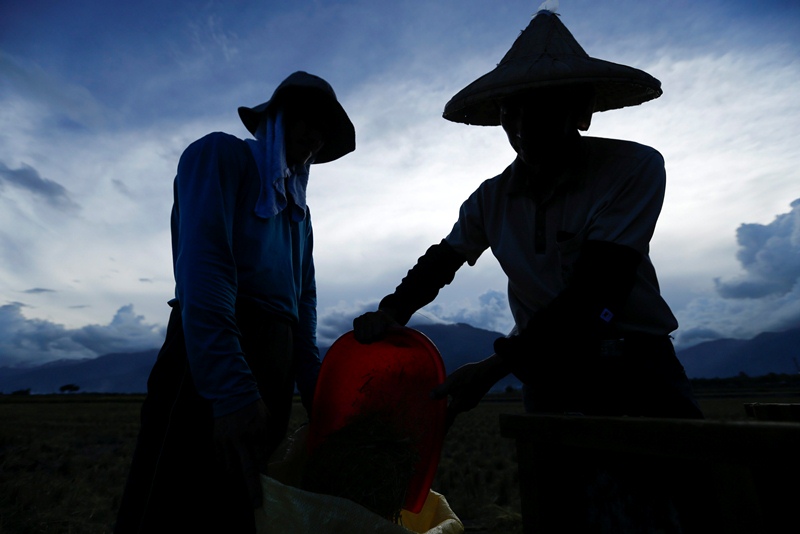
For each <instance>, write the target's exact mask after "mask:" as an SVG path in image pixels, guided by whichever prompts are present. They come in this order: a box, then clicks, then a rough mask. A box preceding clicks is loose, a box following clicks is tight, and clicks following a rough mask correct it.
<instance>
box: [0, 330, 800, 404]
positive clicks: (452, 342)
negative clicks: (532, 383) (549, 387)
mask: <svg viewBox="0 0 800 534" xmlns="http://www.w3.org/2000/svg"><path fill="white" fill-rule="evenodd" d="M414 328H416V329H417V330H419V331H420V332H422V333H424V334H425V335H427V336H428V337H429V338H430V339H431V341H433V343H434V344H435V345H436V346H437V348H438V349H439V351H440V352H441V354H442V359H443V360H444V363H445V368H446V369H447V372H448V373H449V372H452V371H453V370H455V369H457V368H458V367H460V366H461V365H463V364H465V363H468V362H470V361H475V360H477V359H480V358H483V357H485V356H487V355H489V354H491V353H492V344H493V343H494V340H495V339H496V338H497V337H499V336H501V335H502V334H499V333H497V332H491V331H488V330H482V329H480V328H475V327H472V326H469V325H466V324H448V325H444V324H428V325H416V326H415V327H414ZM327 349H328V347H321V348H320V352H321V354H322V355H323V356H324V354H325V352H327ZM798 353H800V328H795V329H792V330H787V331H784V332H766V333H763V334H760V335H758V336H756V337H754V338H752V339H748V340H739V339H718V340H715V341H708V342H705V343H701V344H699V345H695V346H693V347H690V348H687V349H684V350H681V351H679V352H678V357H679V358H680V360H681V362H682V363H683V365H684V367H685V369H686V372H687V374H688V375H689V378H727V377H732V376H737V375H739V374H741V373H744V374H747V375H748V376H763V375H767V374H769V373H777V374H780V373H787V374H792V373H798V372H800V367H799V366H798V359H800V354H798ZM157 354H158V349H151V350H146V351H141V352H135V353H115V354H106V355H104V356H99V357H97V358H92V359H84V360H59V361H54V362H50V363H46V364H43V365H39V366H36V367H28V368H12V367H3V368H0V393H5V394H9V393H13V392H16V391H22V390H26V389H29V390H30V393H33V394H39V393H55V392H58V391H59V388H61V387H62V386H64V385H67V384H74V385H77V386H78V387H79V388H80V391H82V392H97V393H142V392H144V391H145V390H146V387H147V376H148V374H149V373H150V368H151V367H152V366H153V362H154V361H155V359H156V356H157ZM508 386H511V387H514V388H518V387H519V386H520V383H519V381H518V380H517V379H516V378H515V377H513V376H509V377H506V378H505V379H503V380H502V381H500V382H499V383H498V384H497V385H496V386H495V387H494V388H493V389H494V390H495V391H498V390H504V389H506V388H507V387H508Z"/></svg>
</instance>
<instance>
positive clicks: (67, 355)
mask: <svg viewBox="0 0 800 534" xmlns="http://www.w3.org/2000/svg"><path fill="white" fill-rule="evenodd" d="M23 307H24V305H23V304H21V303H19V302H14V303H11V304H7V305H5V306H0V367H2V366H8V365H32V364H41V363H45V362H48V361H53V360H60V359H79V358H94V357H97V356H102V355H103V354H108V353H112V352H134V351H139V350H146V349H151V348H155V347H158V346H159V345H160V344H161V343H162V342H163V340H164V331H165V328H164V327H163V326H161V325H153V324H146V323H145V322H144V318H143V317H142V316H141V315H136V314H135V313H134V311H133V306H132V305H128V306H123V307H122V308H120V309H119V310H118V311H117V313H116V315H115V316H114V318H113V319H112V320H111V322H110V323H109V324H107V325H89V326H85V327H83V328H80V329H76V330H70V329H67V328H64V326H63V325H59V324H55V323H52V322H50V321H45V320H42V319H28V318H26V317H25V316H23V315H22V308H23Z"/></svg>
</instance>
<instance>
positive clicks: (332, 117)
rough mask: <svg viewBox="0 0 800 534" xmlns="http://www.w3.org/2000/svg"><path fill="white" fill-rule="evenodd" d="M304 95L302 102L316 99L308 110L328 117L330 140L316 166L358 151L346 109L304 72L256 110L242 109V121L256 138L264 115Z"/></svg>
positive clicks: (330, 89)
mask: <svg viewBox="0 0 800 534" xmlns="http://www.w3.org/2000/svg"><path fill="white" fill-rule="evenodd" d="M299 94H302V96H303V98H308V99H313V100H312V101H310V102H309V106H313V107H314V108H318V109H320V110H322V113H323V114H324V115H325V116H326V123H325V127H326V132H327V136H326V139H325V144H323V145H322V148H321V149H320V151H319V152H318V153H317V155H316V157H315V158H314V163H327V162H329V161H333V160H335V159H339V158H341V157H342V156H344V155H345V154H349V153H350V152H352V151H353V150H355V149H356V130H355V128H354V127H353V123H352V122H350V118H349V117H348V116H347V113H346V112H345V110H344V108H343V107H342V105H341V104H339V101H338V100H337V99H336V93H334V92H333V87H331V85H330V84H329V83H328V82H326V81H325V80H323V79H322V78H320V77H319V76H314V75H313V74H309V73H307V72H303V71H297V72H294V73H292V74H290V75H289V76H288V77H287V78H286V79H285V80H283V81H282V82H281V83H280V85H278V87H276V88H275V92H273V93H272V98H270V99H269V100H267V101H266V102H264V103H263V104H259V105H257V106H255V107H252V108H248V107H245V106H242V107H240V108H239V118H241V119H242V122H243V123H244V125H245V127H246V128H247V130H248V131H249V132H250V133H251V134H253V135H255V133H256V130H257V129H258V125H259V123H260V122H261V120H262V119H263V118H264V116H265V115H267V114H268V113H271V112H272V111H273V109H274V108H275V107H276V106H277V105H279V104H280V103H281V102H283V101H285V100H286V99H287V98H291V97H292V96H293V95H295V96H297V95H299Z"/></svg>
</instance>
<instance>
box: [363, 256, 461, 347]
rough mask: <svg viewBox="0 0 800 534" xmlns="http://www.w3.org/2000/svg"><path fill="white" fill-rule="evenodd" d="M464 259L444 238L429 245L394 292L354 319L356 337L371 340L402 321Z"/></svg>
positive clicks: (434, 293)
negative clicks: (374, 307) (376, 306)
mask: <svg viewBox="0 0 800 534" xmlns="http://www.w3.org/2000/svg"><path fill="white" fill-rule="evenodd" d="M465 261H466V258H465V257H464V256H462V255H461V254H459V253H458V252H457V251H456V250H454V249H453V247H451V246H450V245H448V244H447V242H446V241H444V240H443V241H442V242H441V243H439V244H437V245H433V246H431V247H430V248H428V250H427V251H426V252H425V254H424V255H423V256H422V257H420V258H419V260H417V264H416V265H414V267H413V268H412V269H411V270H410V271H408V274H407V275H406V276H405V278H403V280H402V281H401V282H400V285H399V286H397V288H396V289H395V291H394V293H392V294H391V295H387V296H385V297H384V298H383V299H382V300H381V302H380V304H379V305H378V311H375V312H369V313H366V314H364V315H362V316H360V317H357V318H356V319H355V320H354V321H353V330H354V333H355V337H356V339H357V340H358V341H359V342H361V343H372V342H374V341H377V340H379V339H381V338H382V337H383V336H384V335H385V333H386V331H387V330H388V329H389V328H391V327H393V326H397V325H405V324H406V323H407V322H408V321H409V319H410V318H411V316H412V315H413V314H414V312H415V311H417V310H418V309H420V308H421V307H423V306H425V305H426V304H429V303H430V302H432V301H433V300H434V299H435V298H436V296H437V295H438V294H439V290H440V289H442V288H443V287H444V286H446V285H447V284H449V283H450V282H452V281H453V278H454V277H455V274H456V271H458V269H459V268H460V267H461V266H462V265H463V264H464V262H465Z"/></svg>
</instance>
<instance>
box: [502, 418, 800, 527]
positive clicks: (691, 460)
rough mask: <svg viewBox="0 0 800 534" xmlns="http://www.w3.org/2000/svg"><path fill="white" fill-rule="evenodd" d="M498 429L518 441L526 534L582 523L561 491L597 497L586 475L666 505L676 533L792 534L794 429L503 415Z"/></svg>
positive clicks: (799, 520)
mask: <svg viewBox="0 0 800 534" xmlns="http://www.w3.org/2000/svg"><path fill="white" fill-rule="evenodd" d="M500 428H501V433H502V435H503V436H504V437H506V438H511V439H514V440H516V445H517V460H518V467H519V475H520V476H519V478H520V492H521V507H522V514H523V522H524V528H525V532H526V533H537V534H538V533H541V532H558V531H559V529H560V528H561V527H562V526H563V524H562V523H561V521H562V519H563V520H569V519H570V518H571V516H570V514H571V513H574V514H580V513H582V512H583V510H581V509H578V507H580V506H583V505H581V504H575V509H572V510H571V509H570V506H571V502H569V499H564V497H563V496H564V494H565V493H564V489H565V487H566V488H568V489H569V490H570V491H573V492H578V493H581V492H583V493H582V494H585V493H586V492H587V491H589V492H591V491H592V489H594V490H596V491H602V490H603V488H602V487H600V488H599V489H598V486H597V484H598V482H597V480H596V478H597V477H595V478H593V477H592V476H582V475H584V474H585V473H586V472H588V471H592V470H593V469H594V470H596V472H599V473H604V472H606V471H609V472H611V473H612V476H615V475H613V473H614V472H617V471H619V469H622V471H621V472H623V473H627V474H630V475H631V477H630V478H632V479H635V480H638V481H639V482H640V483H642V482H643V484H641V485H642V486H645V487H643V488H642V493H643V494H644V495H647V494H648V492H650V493H651V494H652V495H654V496H655V497H654V498H655V499H658V498H660V497H666V498H669V499H672V502H671V504H670V505H674V506H673V510H677V515H678V516H679V519H680V522H681V525H682V529H683V531H684V532H687V531H688V532H692V531H694V532H703V531H707V532H726V533H742V534H757V533H772V532H800V517H798V511H800V484H798V482H800V424H796V423H778V422H762V421H743V422H733V421H709V420H677V419H650V418H634V417H587V416H580V415H575V416H572V415H569V416H567V415H563V416H560V415H533V414H528V415H501V416H500ZM637 477H638V478H637ZM623 478H624V477H623ZM587 484H588V485H590V486H591V485H594V488H591V487H590V488H588V489H587V488H586V487H585V486H586V485H587ZM570 486H572V487H571V488H570ZM575 486H580V487H575ZM629 489H630V488H628V490H629ZM637 491H638V490H637ZM623 493H624V492H623ZM623 497H624V496H623ZM639 497H640V496H639V495H634V497H633V499H634V500H635V499H636V498H639ZM565 501H566V502H565ZM584 504H585V503H584ZM617 504H619V503H617ZM608 506H609V505H608V504H607V503H606V507H607V508H608ZM611 506H612V507H613V506H616V505H615V504H613V503H612V505H611ZM607 508H606V509H607ZM598 513H603V512H602V510H601V511H600V512H598ZM623 527H624V525H623V526H620V525H617V528H616V529H615V531H617V532H624V531H625V529H624V528H623ZM631 530H635V529H634V528H631ZM663 530H664V531H666V532H669V531H670V528H669V525H667V526H666V527H665V528H664V529H663Z"/></svg>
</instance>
